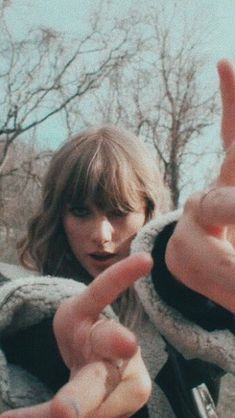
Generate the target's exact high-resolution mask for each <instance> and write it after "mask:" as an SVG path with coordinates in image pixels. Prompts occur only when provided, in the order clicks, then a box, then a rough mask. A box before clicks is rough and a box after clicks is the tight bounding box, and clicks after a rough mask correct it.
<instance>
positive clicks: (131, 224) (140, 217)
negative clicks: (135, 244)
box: [123, 213, 145, 239]
mask: <svg viewBox="0 0 235 418" xmlns="http://www.w3.org/2000/svg"><path fill="white" fill-rule="evenodd" d="M144 224H145V214H142V213H140V214H132V216H131V217H130V219H129V220H128V222H127V223H126V225H125V227H124V228H123V231H124V234H126V237H127V238H130V239H131V238H134V236H135V235H136V234H138V232H139V231H140V229H141V228H142V227H143V226H144Z"/></svg>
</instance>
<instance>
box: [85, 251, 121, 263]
mask: <svg viewBox="0 0 235 418" xmlns="http://www.w3.org/2000/svg"><path fill="white" fill-rule="evenodd" d="M89 255H90V257H91V258H92V260H94V261H96V262H98V263H105V262H107V261H109V260H112V259H113V258H114V257H115V256H116V254H114V253H106V252H97V253H91V254H89Z"/></svg>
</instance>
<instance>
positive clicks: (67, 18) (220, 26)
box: [0, 0, 235, 158]
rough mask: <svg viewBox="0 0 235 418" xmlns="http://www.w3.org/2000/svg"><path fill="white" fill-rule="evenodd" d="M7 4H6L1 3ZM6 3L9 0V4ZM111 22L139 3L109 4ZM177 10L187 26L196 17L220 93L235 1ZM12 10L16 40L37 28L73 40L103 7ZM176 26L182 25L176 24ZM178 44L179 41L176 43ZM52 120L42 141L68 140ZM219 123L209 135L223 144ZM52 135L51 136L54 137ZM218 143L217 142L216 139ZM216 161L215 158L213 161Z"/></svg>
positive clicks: (45, 4)
mask: <svg viewBox="0 0 235 418" xmlns="http://www.w3.org/2000/svg"><path fill="white" fill-rule="evenodd" d="M0 1H4V0H0ZM5 1H6V0H5ZM107 1H109V7H108V9H107V14H108V16H107V18H110V17H112V16H113V17H122V16H124V17H125V16H126V14H127V12H128V11H129V10H130V9H132V8H133V6H134V4H136V1H135V0H107ZM151 1H152V2H153V3H155V2H156V0H145V1H143V0H139V1H138V5H139V11H140V13H141V11H142V10H143V12H144V10H145V9H146V8H148V7H150V5H151ZM175 2H176V4H177V7H178V8H179V9H180V10H181V12H182V13H183V14H184V16H185V20H186V22H187V21H188V22H191V18H192V16H193V17H194V18H195V19H196V21H197V22H198V26H199V28H200V32H201V33H200V36H201V38H202V40H203V43H204V56H205V60H206V66H205V70H204V74H203V77H204V78H205V80H206V83H208V86H210V88H212V90H214V91H215V90H218V77H217V72H216V64H217V62H218V60H219V59H221V58H228V59H229V60H231V61H234V62H235V0H223V1H221V0H176V1H175ZM10 3H11V5H10V7H8V8H7V11H6V20H7V24H8V25H9V27H10V29H11V31H12V33H13V34H14V36H16V37H19V38H20V37H23V36H24V34H25V33H26V32H27V30H28V29H30V28H31V27H36V26H46V27H51V28H53V29H55V30H57V31H60V32H64V33H65V34H66V35H68V36H69V35H71V37H74V36H79V34H83V33H84V32H85V31H86V29H87V26H88V24H89V18H90V16H91V14H92V11H93V10H94V9H97V7H98V9H99V7H101V6H99V5H101V4H102V2H100V1H99V0H10ZM164 4H166V5H169V8H171V7H172V0H165V1H164ZM173 24H175V25H176V26H177V25H178V24H180V22H178V21H175V22H173ZM176 42H177V40H176ZM56 125H57V124H55V123H54V121H53V120H52V121H51V122H50V123H49V125H47V127H42V128H41V137H42V140H43V138H44V140H45V143H47V141H48V126H49V130H50V131H51V132H52V133H55V135H50V138H52V137H56V138H57V139H58V141H59V142H62V141H63V140H65V135H66V131H65V130H63V128H62V127H60V128H59V129H58V126H56ZM219 131H220V127H219V120H216V121H215V124H214V126H213V127H210V130H209V131H206V132H205V135H210V136H211V137H212V138H216V140H217V141H219ZM51 132H50V133H51ZM213 140H214V139H213ZM212 158H213V157H212Z"/></svg>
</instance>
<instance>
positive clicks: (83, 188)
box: [19, 125, 165, 279]
mask: <svg viewBox="0 0 235 418" xmlns="http://www.w3.org/2000/svg"><path fill="white" fill-rule="evenodd" d="M164 193H165V192H164V187H163V184H162V180H161V177H160V175H159V172H158V170H157V167H156V164H155V163H154V161H153V159H152V156H151V154H150V153H149V152H148V150H147V148H146V146H145V145H144V144H143V143H142V141H140V140H139V139H138V138H137V137H136V136H135V135H134V134H132V133H130V132H128V131H127V130H125V129H123V128H119V127H117V126H112V125H107V126H102V127H100V128H90V129H86V130H85V131H83V132H81V133H80V134H79V135H77V136H75V137H73V138H72V139H70V140H68V141H67V142H66V143H65V144H64V145H63V146H62V147H61V148H60V149H59V150H58V151H57V152H56V153H55V154H54V156H53V158H52V160H51V162H50V165H49V169H48V172H47V174H46V176H45V180H44V186H43V189H42V199H41V204H40V206H39V208H38V211H37V213H36V214H35V216H34V217H33V218H32V220H31V221H30V223H29V227H28V234H27V236H26V237H25V238H24V239H23V240H22V241H21V243H20V245H19V255H20V261H21V263H22V264H23V265H24V266H25V267H27V268H31V269H37V270H38V271H40V272H42V273H43V274H51V275H61V276H64V277H72V278H75V279H76V278H79V274H80V273H81V271H82V267H81V266H78V262H77V260H75V257H74V256H73V254H72V252H71V250H70V247H69V244H68V242H67V239H66V235H65V232H64V227H63V216H64V212H65V208H66V205H72V206H73V205H75V206H78V205H79V204H81V203H84V201H86V200H87V199H89V201H91V202H93V203H95V205H97V206H98V207H99V208H101V209H105V210H107V209H109V208H112V209H118V210H128V211H135V208H136V207H137V205H138V206H139V203H140V202H144V204H145V208H146V220H149V219H151V218H152V217H153V216H154V214H155V213H156V211H160V210H161V208H162V204H163V201H164ZM83 273H85V274H86V272H83Z"/></svg>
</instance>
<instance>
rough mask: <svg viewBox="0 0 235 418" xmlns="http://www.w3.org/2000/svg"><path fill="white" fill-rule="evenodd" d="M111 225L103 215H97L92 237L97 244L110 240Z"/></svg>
mask: <svg viewBox="0 0 235 418" xmlns="http://www.w3.org/2000/svg"><path fill="white" fill-rule="evenodd" d="M112 234H113V226H112V224H111V222H110V221H109V219H108V218H106V217H105V216H102V217H98V218H97V219H96V222H95V224H94V230H93V232H92V239H93V241H94V242H96V243H97V244H104V243H106V242H110V241H111V240H112Z"/></svg>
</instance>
